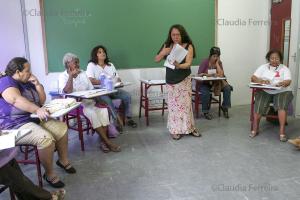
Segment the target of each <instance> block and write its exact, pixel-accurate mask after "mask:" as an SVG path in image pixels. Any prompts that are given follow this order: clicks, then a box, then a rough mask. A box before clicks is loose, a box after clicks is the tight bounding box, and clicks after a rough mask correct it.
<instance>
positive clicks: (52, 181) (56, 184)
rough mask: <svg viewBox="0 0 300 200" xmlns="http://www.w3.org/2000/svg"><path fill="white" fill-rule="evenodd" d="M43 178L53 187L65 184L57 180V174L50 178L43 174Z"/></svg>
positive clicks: (60, 186)
mask: <svg viewBox="0 0 300 200" xmlns="http://www.w3.org/2000/svg"><path fill="white" fill-rule="evenodd" d="M43 178H44V180H45V181H46V182H47V183H49V185H51V186H52V187H54V188H62V187H64V186H65V184H64V183H63V182H62V181H61V180H59V178H58V177H57V176H54V177H52V178H51V179H49V178H48V177H47V176H46V174H44V175H43Z"/></svg>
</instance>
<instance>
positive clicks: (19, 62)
mask: <svg viewBox="0 0 300 200" xmlns="http://www.w3.org/2000/svg"><path fill="white" fill-rule="evenodd" d="M25 63H28V60H27V59H26V58H23V57H15V58H13V59H11V60H10V61H9V63H8V64H7V66H6V69H5V74H6V75H7V76H13V75H14V74H15V73H16V71H17V70H19V71H20V72H21V71H23V69H24V64H25Z"/></svg>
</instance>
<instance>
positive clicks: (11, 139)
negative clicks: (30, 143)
mask: <svg viewBox="0 0 300 200" xmlns="http://www.w3.org/2000/svg"><path fill="white" fill-rule="evenodd" d="M30 132H31V130H30V129H23V130H2V131H0V150H2V149H8V148H12V147H14V146H15V145H16V141H18V140H19V139H21V138H22V137H24V136H25V135H27V134H29V133H30Z"/></svg>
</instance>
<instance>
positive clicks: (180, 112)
mask: <svg viewBox="0 0 300 200" xmlns="http://www.w3.org/2000/svg"><path fill="white" fill-rule="evenodd" d="M167 91H168V111H169V115H168V129H169V131H170V133H171V134H189V133H191V132H193V131H194V130H195V121H194V116H193V108H192V80H191V76H188V77H186V78H185V79H184V80H183V81H181V82H180V83H177V84H167Z"/></svg>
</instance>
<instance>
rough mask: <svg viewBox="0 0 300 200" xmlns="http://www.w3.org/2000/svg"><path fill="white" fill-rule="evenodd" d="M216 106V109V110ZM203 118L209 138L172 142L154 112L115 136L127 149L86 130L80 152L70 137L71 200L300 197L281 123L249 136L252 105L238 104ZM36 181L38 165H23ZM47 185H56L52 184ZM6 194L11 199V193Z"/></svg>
mask: <svg viewBox="0 0 300 200" xmlns="http://www.w3.org/2000/svg"><path fill="white" fill-rule="evenodd" d="M214 111H215V109H214ZM214 116H215V118H214V119H213V120H211V121H209V120H206V119H203V118H200V119H197V120H196V125H197V128H198V129H199V130H200V132H201V133H202V134H203V136H202V137H201V138H195V137H192V136H186V137H184V138H182V139H181V140H179V141H174V140H172V139H171V138H170V137H169V135H168V130H167V129H166V122H167V117H166V116H165V117H161V116H160V115H159V113H151V114H150V117H151V118H150V126H149V127H146V126H145V121H144V118H141V120H140V121H138V122H139V126H138V128H136V129H131V128H126V132H125V133H124V134H123V135H121V136H119V137H118V138H116V139H114V141H115V142H117V143H119V144H121V145H122V152H121V153H108V154H104V153H102V152H101V151H100V150H99V144H98V143H99V141H98V136H96V135H94V136H87V135H85V144H86V150H85V152H81V151H80V146H79V141H78V139H77V135H76V133H74V132H71V133H69V134H70V139H69V140H70V145H69V150H70V151H69V152H70V159H71V160H72V163H73V165H74V166H75V167H76V169H77V171H78V173H77V174H75V175H68V174H65V173H63V172H62V171H61V169H59V168H57V167H56V171H57V172H58V174H59V175H60V177H61V179H62V180H63V181H64V182H65V184H66V187H65V189H66V190H67V197H66V199H67V200H81V199H89V200H204V199H207V200H226V199H228V200H235V199H236V200H244V199H245V200H259V199H261V200H276V199H278V200H285V199H287V200H294V199H295V200H296V199H299V198H300V197H299V196H300V190H299V186H300V170H299V168H298V167H299V156H300V152H299V151H298V150H296V149H295V148H294V147H293V146H292V145H290V144H288V143H281V142H280V141H279V138H278V126H274V125H273V124H271V123H269V122H266V121H265V120H263V121H262V123H261V131H260V132H261V133H260V135H259V136H257V137H256V138H254V139H251V138H249V137H248V134H249V125H250V123H249V106H239V107H234V108H232V109H231V110H230V116H231V118H230V119H224V118H223V117H221V118H219V117H217V114H216V112H214ZM288 122H289V125H288V126H287V128H286V132H287V133H288V136H289V137H292V138H293V137H296V136H297V135H300V131H299V130H300V123H299V122H300V121H299V119H293V118H291V119H289V120H288ZM22 169H23V170H24V172H25V174H26V175H28V176H30V177H32V179H33V181H36V178H35V177H36V175H35V173H36V171H35V168H34V167H33V166H28V165H27V166H22ZM45 185H46V187H45V188H47V189H50V190H53V189H52V188H50V187H49V186H47V184H46V183H45ZM0 199H8V196H7V193H6V194H1V196H0Z"/></svg>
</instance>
